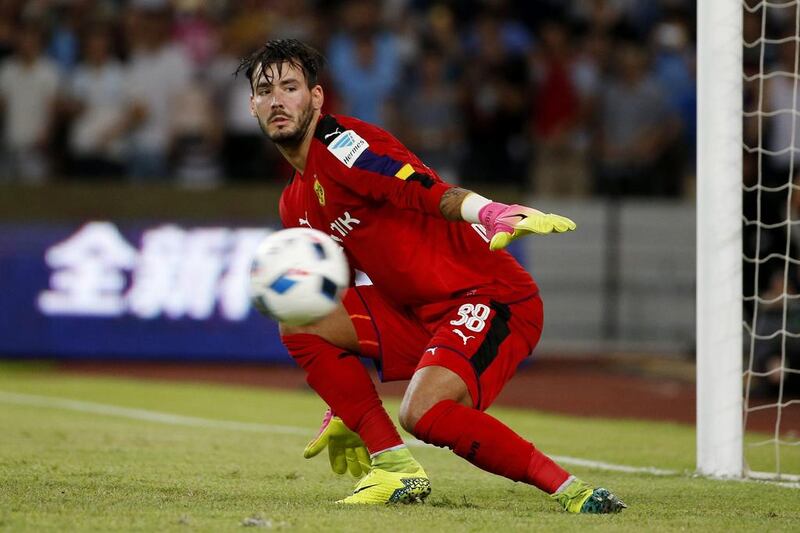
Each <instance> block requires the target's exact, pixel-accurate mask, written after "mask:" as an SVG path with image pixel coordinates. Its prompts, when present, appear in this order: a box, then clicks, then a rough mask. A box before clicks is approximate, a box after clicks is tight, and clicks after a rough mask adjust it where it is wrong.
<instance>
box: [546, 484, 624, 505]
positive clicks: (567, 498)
mask: <svg viewBox="0 0 800 533" xmlns="http://www.w3.org/2000/svg"><path fill="white" fill-rule="evenodd" d="M550 498H552V499H553V500H555V501H557V502H558V503H559V504H560V505H561V507H563V509H564V510H565V511H567V512H568V513H591V514H606V513H618V512H620V511H622V510H623V509H626V508H627V507H628V506H627V505H625V503H624V502H623V501H622V500H620V499H619V498H617V497H616V496H614V494H613V493H611V492H610V491H609V490H608V489H604V488H602V487H601V488H596V489H595V488H592V486H591V485H589V484H587V483H585V482H583V481H581V480H580V479H578V478H573V480H572V482H571V483H570V484H569V485H567V487H566V488H565V489H564V490H562V491H561V492H557V493H556V494H552V495H551V496H550Z"/></svg>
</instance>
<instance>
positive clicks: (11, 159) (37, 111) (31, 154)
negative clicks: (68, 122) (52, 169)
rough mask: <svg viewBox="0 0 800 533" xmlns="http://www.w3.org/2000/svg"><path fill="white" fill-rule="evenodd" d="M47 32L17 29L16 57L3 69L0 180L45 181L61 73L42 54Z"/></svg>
mask: <svg viewBox="0 0 800 533" xmlns="http://www.w3.org/2000/svg"><path fill="white" fill-rule="evenodd" d="M43 38H44V35H43V31H42V28H41V27H40V26H39V25H37V24H35V23H32V22H31V23H27V24H25V25H24V26H22V27H21V28H19V30H18V32H17V36H16V49H15V53H14V55H13V56H11V57H9V58H7V59H6V60H5V61H3V63H2V65H0V107H2V109H3V115H4V120H3V145H2V165H0V177H3V178H6V179H12V180H13V179H19V180H21V181H23V182H27V183H41V182H43V181H45V179H46V178H47V176H48V172H49V153H48V151H47V150H48V147H49V146H48V145H49V142H50V137H51V134H52V130H53V121H54V116H55V98H56V91H57V89H58V81H59V80H58V69H57V68H56V66H55V65H54V64H53V63H52V62H51V61H50V60H49V59H47V58H46V57H45V56H44V55H43V53H42V48H43Z"/></svg>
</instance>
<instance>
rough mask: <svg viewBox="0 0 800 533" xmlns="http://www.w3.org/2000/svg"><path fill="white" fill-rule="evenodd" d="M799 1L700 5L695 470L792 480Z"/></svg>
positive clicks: (795, 451)
mask: <svg viewBox="0 0 800 533" xmlns="http://www.w3.org/2000/svg"><path fill="white" fill-rule="evenodd" d="M799 64H800V0H772V1H763V0H703V1H702V2H699V3H698V138H699V149H698V153H699V156H698V187H697V190H698V203H697V208H698V233H697V236H698V239H697V245H698V265H697V266H698V278H697V281H698V287H697V310H698V324H697V327H698V330H697V336H698V346H697V349H698V380H697V383H698V389H697V398H698V403H697V405H698V410H697V467H698V471H699V472H700V473H703V474H707V475H717V476H734V477H741V476H744V477H752V478H764V479H778V480H784V481H791V482H798V481H800V227H798V226H800V69H799V68H798V65H799Z"/></svg>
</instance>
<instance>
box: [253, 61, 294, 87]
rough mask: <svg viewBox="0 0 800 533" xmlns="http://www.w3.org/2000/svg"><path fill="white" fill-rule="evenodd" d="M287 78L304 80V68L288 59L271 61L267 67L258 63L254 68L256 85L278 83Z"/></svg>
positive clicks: (254, 83) (254, 82) (254, 84)
mask: <svg viewBox="0 0 800 533" xmlns="http://www.w3.org/2000/svg"><path fill="white" fill-rule="evenodd" d="M287 79H295V80H299V81H304V80H305V74H304V73H303V69H302V68H301V67H299V66H297V65H295V64H294V63H290V62H288V61H283V62H281V63H270V64H268V65H267V66H266V68H262V64H261V63H258V64H257V65H256V67H255V68H254V69H253V80H252V82H253V86H254V87H257V86H259V85H276V84H278V83H280V82H281V81H284V80H287Z"/></svg>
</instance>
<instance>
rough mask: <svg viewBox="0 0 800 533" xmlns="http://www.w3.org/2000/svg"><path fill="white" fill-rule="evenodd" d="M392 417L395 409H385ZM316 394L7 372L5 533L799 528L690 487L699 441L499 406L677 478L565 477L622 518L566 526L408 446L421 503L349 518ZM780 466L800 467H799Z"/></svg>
mask: <svg viewBox="0 0 800 533" xmlns="http://www.w3.org/2000/svg"><path fill="white" fill-rule="evenodd" d="M387 403H388V407H389V409H390V411H392V412H396V408H397V405H396V403H395V402H387ZM322 410H323V405H322V402H321V401H320V400H319V399H317V398H316V397H315V396H314V395H313V394H312V393H309V392H287V391H274V390H262V389H253V388H242V387H230V386H220V385H207V384H186V383H169V382H154V381H138V380H126V379H111V378H94V377H75V376H65V375H62V374H59V373H56V372H52V371H50V370H49V369H48V368H47V367H46V366H36V367H32V366H30V365H8V364H3V365H0V530H8V531H46V530H51V531H89V530H93V531H111V530H138V531H187V530H192V531H194V530H197V531H241V530H242V528H248V527H252V528H255V529H285V530H301V531H317V532H318V531H320V530H325V531H359V532H362V531H363V532H366V531H384V532H385V531H401V530H407V531H506V530H541V531H552V530H567V531H569V530H578V529H580V530H585V529H595V530H613V531H642V530H657V531H668V530H678V529H696V530H704V531H731V530H738V531H752V530H759V531H767V530H768V531H784V530H785V531H792V530H793V531H796V530H797V525H798V524H800V490H798V489H793V488H786V487H782V486H777V485H770V484H762V483H752V482H748V483H742V482H735V481H714V480H707V479H699V478H694V477H692V476H691V474H690V473H691V471H692V469H693V468H694V430H693V429H692V428H690V427H686V426H679V425H674V424H664V423H651V422H633V421H610V420H598V419H580V418H569V417H563V416H553V415H547V414H542V413H536V412H531V411H523V410H511V409H499V408H497V409H492V410H491V412H492V413H493V414H494V415H495V416H497V417H499V418H500V419H501V420H503V421H505V422H507V423H508V424H509V425H511V426H512V427H514V428H515V429H517V430H518V431H519V432H520V433H521V434H522V435H524V436H526V437H528V438H530V439H531V440H533V441H534V442H535V443H536V444H537V446H538V447H539V448H541V449H542V450H544V451H546V452H548V453H551V454H555V455H558V456H569V457H578V458H585V459H591V460H594V461H603V462H608V463H618V464H625V465H631V466H637V467H657V468H660V469H669V470H673V471H675V472H676V473H674V474H671V475H661V476H656V475H651V474H646V473H621V472H610V471H605V470H600V469H594V468H588V467H578V466H569V465H567V466H568V469H569V470H571V471H572V472H574V473H575V474H576V475H578V476H580V477H582V478H584V479H586V480H587V481H590V482H592V483H595V484H602V485H604V486H607V487H609V488H611V489H612V490H614V491H615V492H616V493H617V494H618V495H620V496H621V497H622V498H623V499H624V500H625V501H626V502H627V503H628V505H629V507H630V508H629V509H627V510H626V511H624V512H623V513H622V514H620V515H614V516H590V515H579V516H574V515H567V514H566V513H563V512H561V511H559V510H558V508H557V507H556V505H555V504H554V503H553V502H551V501H550V500H549V498H547V497H546V496H545V495H543V494H541V493H539V492H538V491H536V490H535V489H532V488H531V487H527V486H525V485H522V484H519V483H513V482H510V481H508V480H505V479H502V478H498V477H495V476H491V475H489V474H486V473H484V472H482V471H480V470H478V469H477V468H475V467H473V466H471V465H469V464H468V463H466V462H465V461H463V460H461V459H459V458H458V457H456V456H454V455H453V454H451V453H450V452H448V451H446V450H441V449H437V448H433V447H427V446H423V447H415V448H414V453H415V455H416V456H417V458H418V459H419V460H420V461H421V462H422V463H423V465H424V466H425V469H426V470H427V471H428V474H429V475H430V476H431V481H432V483H433V493H432V495H431V496H430V498H429V499H428V502H427V504H425V505H422V506H391V507H380V508H376V507H342V506H337V505H335V504H333V503H332V502H333V501H334V500H336V499H338V498H341V497H342V496H344V495H346V494H347V493H348V492H349V491H351V490H352V486H353V481H352V480H351V478H349V477H345V476H336V475H335V474H333V473H332V472H331V471H330V470H329V468H328V463H327V457H317V458H315V459H313V460H310V461H307V460H304V459H303V458H302V449H303V447H304V445H305V443H306V441H307V440H308V438H310V437H311V436H312V435H313V433H314V431H315V429H316V427H317V426H318V424H319V420H320V417H321V414H322ZM793 453H794V454H795V455H794V456H791V455H787V456H786V457H784V458H783V462H784V466H785V467H786V468H787V471H795V472H796V471H798V470H800V457H798V455H800V454H799V453H798V452H796V451H795V452H793Z"/></svg>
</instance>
